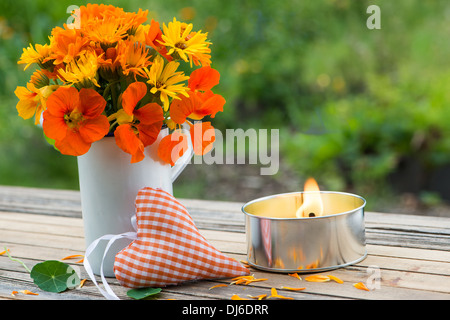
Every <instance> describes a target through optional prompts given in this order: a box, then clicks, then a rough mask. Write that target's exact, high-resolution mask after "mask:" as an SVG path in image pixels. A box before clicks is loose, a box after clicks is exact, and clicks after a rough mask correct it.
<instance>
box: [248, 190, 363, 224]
mask: <svg viewBox="0 0 450 320" xmlns="http://www.w3.org/2000/svg"><path fill="white" fill-rule="evenodd" d="M305 193H333V194H341V195H346V196H350V197H354V198H358V199H361V200H362V201H363V204H362V205H360V206H359V207H357V208H354V209H352V210H348V211H344V212H339V213H336V214H329V215H325V216H319V217H302V218H297V217H293V218H277V217H263V216H257V215H254V214H251V213H248V212H246V211H245V207H247V206H249V205H251V204H253V203H256V202H260V201H264V200H269V199H272V198H276V197H280V196H292V195H296V194H305ZM365 206H366V199H364V198H363V197H361V196H358V195H356V194H353V193H348V192H341V191H298V192H288V193H278V194H274V195H270V196H265V197H261V198H257V199H254V200H251V201H249V202H247V203H245V204H244V205H243V206H242V207H241V210H242V212H243V213H244V214H245V215H248V216H250V217H255V218H261V219H269V220H299V219H302V220H314V219H326V218H329V217H335V216H340V215H346V214H349V213H351V212H354V211H357V210H360V209H362V208H364V207H365Z"/></svg>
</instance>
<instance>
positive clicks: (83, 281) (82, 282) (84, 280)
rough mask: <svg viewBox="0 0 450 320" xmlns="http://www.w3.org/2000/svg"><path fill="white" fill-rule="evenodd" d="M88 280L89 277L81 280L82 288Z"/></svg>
mask: <svg viewBox="0 0 450 320" xmlns="http://www.w3.org/2000/svg"><path fill="white" fill-rule="evenodd" d="M86 280H87V279H83V280H81V281H80V288H83V286H84V283H85V282H86Z"/></svg>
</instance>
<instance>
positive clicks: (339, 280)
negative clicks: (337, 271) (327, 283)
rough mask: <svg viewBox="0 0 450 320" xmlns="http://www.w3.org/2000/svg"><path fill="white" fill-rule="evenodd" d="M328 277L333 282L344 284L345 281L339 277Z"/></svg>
mask: <svg viewBox="0 0 450 320" xmlns="http://www.w3.org/2000/svg"><path fill="white" fill-rule="evenodd" d="M328 277H329V278H330V279H331V280H333V281H336V282H337V283H344V281H342V280H341V279H339V278H338V277H335V276H332V275H328Z"/></svg>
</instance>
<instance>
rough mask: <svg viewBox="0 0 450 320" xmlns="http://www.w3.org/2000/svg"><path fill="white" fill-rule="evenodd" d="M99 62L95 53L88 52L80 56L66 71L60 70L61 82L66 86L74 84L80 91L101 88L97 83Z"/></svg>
mask: <svg viewBox="0 0 450 320" xmlns="http://www.w3.org/2000/svg"><path fill="white" fill-rule="evenodd" d="M97 70H98V61H97V56H96V55H95V53H92V52H90V51H87V52H85V53H83V54H82V55H80V56H79V57H78V59H77V60H73V61H72V62H70V63H69V64H68V65H67V66H66V69H65V70H63V69H61V70H59V75H60V79H61V81H63V82H64V83H66V84H73V85H75V86H76V87H78V89H80V88H90V87H92V86H94V85H95V86H97V87H99V84H98V83H97V78H98V75H97Z"/></svg>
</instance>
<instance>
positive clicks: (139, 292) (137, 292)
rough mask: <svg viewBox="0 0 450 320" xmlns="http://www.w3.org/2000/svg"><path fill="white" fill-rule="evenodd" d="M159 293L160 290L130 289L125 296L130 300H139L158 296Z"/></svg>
mask: <svg viewBox="0 0 450 320" xmlns="http://www.w3.org/2000/svg"><path fill="white" fill-rule="evenodd" d="M160 292H161V288H139V289H131V290H128V291H127V296H129V297H130V298H133V299H136V300H140V299H144V298H148V297H150V296H152V295H155V294H158V293H160Z"/></svg>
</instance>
